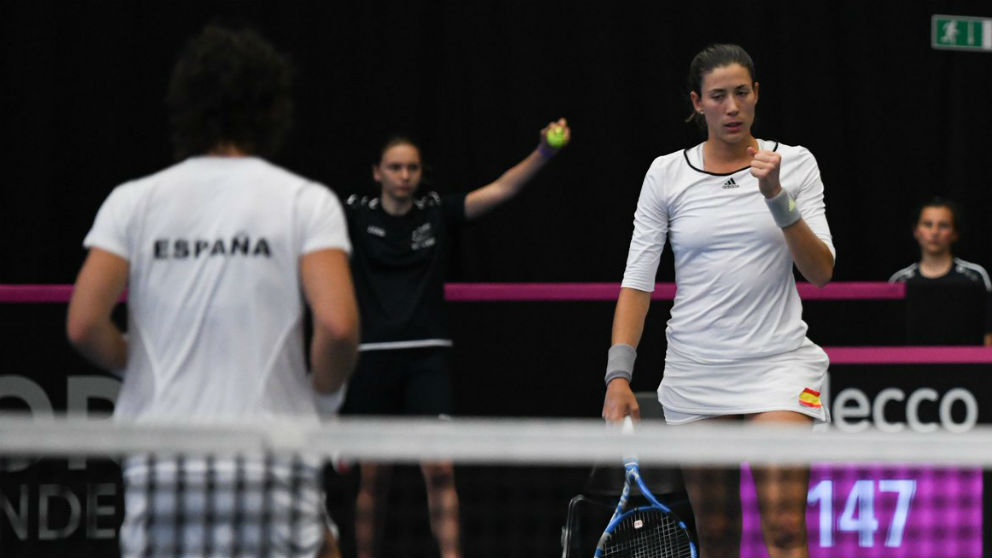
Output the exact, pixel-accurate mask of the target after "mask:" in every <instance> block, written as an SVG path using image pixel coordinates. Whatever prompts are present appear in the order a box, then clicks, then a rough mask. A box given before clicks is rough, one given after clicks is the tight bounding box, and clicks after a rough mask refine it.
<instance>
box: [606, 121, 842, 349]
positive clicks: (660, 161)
mask: <svg viewBox="0 0 992 558" xmlns="http://www.w3.org/2000/svg"><path fill="white" fill-rule="evenodd" d="M759 143H760V145H761V148H762V149H763V150H774V151H777V152H778V153H779V154H781V156H782V166H781V171H780V180H781V183H782V187H783V188H785V189H786V190H788V191H789V193H790V194H791V195H792V196H793V197H794V198H795V200H796V205H797V206H798V208H799V211H800V213H801V214H802V217H803V220H804V221H806V224H807V225H809V227H810V229H812V231H813V233H814V234H816V236H817V237H818V238H820V239H821V240H822V241H823V242H824V243H825V244H826V245H827V247H828V248H829V249H830V252H831V253H832V254H833V253H835V252H834V248H833V243H832V241H831V236H830V228H829V227H828V226H827V219H826V214H825V211H824V204H823V183H822V182H821V181H820V171H819V168H818V167H817V164H816V159H814V158H813V155H812V154H811V153H810V152H809V151H808V150H807V149H805V148H803V147H798V146H797V147H792V146H788V145H783V144H778V143H775V142H768V141H761V140H759ZM702 169H703V164H702V145H701V144H700V145H698V146H696V147H694V148H690V149H687V150H684V151H677V152H675V153H670V154H668V155H664V156H662V157H658V158H657V159H655V160H654V162H653V163H652V164H651V167H650V168H649V169H648V172H647V176H645V178H644V184H643V186H642V188H641V194H640V198H639V199H638V202H637V210H636V212H635V213H634V233H633V237H632V238H631V242H630V252H629V254H628V256H627V268H626V271H625V273H624V278H623V286H624V287H630V288H633V289H637V290H640V291H647V292H651V291H653V290H654V284H655V274H656V273H657V270H658V261H659V259H660V257H661V251H662V248H663V247H664V245H665V242H666V240H667V241H668V242H670V243H671V245H672V250H673V252H674V255H675V283H676V286H677V291H676V295H675V303H674V306H673V307H672V315H671V319H670V320H669V321H668V327H667V330H666V334H667V338H668V352H669V358H672V357H677V358H678V359H679V360H683V361H686V360H688V361H692V362H696V363H699V364H727V363H733V362H737V361H740V360H741V359H751V358H756V357H762V356H768V355H775V354H781V353H785V352H788V351H792V350H795V349H797V348H799V347H800V346H801V345H802V344H803V342H804V341H805V337H806V324H805V323H804V322H803V321H802V305H801V303H800V300H799V294H798V293H797V292H796V286H795V279H794V277H793V271H792V267H793V260H792V254H791V253H790V252H789V247H788V246H787V245H786V242H785V237H784V235H783V234H782V231H781V229H780V228H779V227H778V226H776V224H775V221H774V219H773V218H772V215H771V213H770V212H769V210H768V207H767V205H766V204H765V200H764V196H762V194H761V192H760V191H759V190H758V179H757V178H755V177H754V176H752V175H751V172H750V169H749V168H743V169H741V170H738V171H736V172H733V173H729V174H714V173H708V172H705V171H703V170H702Z"/></svg>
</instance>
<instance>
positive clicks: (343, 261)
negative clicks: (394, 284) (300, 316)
mask: <svg viewBox="0 0 992 558" xmlns="http://www.w3.org/2000/svg"><path fill="white" fill-rule="evenodd" d="M300 275H301V277H302V282H303V292H304V294H305V295H306V300H307V303H308V304H309V305H310V309H311V310H312V312H313V339H312V340H311V343H310V366H311V368H312V371H313V386H314V389H315V390H316V391H317V392H318V393H324V394H327V393H333V392H336V391H337V390H339V389H340V388H341V385H342V384H344V382H345V381H347V380H348V378H349V377H350V376H351V373H352V371H353V370H354V368H355V363H356V361H357V360H358V331H359V330H358V304H357V303H356V302H355V289H354V286H353V285H352V282H351V270H350V268H349V266H348V255H347V254H346V253H345V252H344V251H342V250H337V249H327V250H317V251H315V252H310V253H308V254H304V255H303V257H302V258H301V259H300Z"/></svg>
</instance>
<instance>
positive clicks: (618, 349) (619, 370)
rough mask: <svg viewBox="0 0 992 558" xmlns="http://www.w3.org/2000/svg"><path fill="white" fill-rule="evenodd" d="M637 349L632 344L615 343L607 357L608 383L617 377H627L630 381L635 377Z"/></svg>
mask: <svg viewBox="0 0 992 558" xmlns="http://www.w3.org/2000/svg"><path fill="white" fill-rule="evenodd" d="M636 358H637V349H635V348H634V347H631V346H630V345H613V346H612V347H610V352H609V353H608V356H607V358H606V384H607V385H609V384H610V381H612V380H614V379H616V378H625V379H626V380H627V381H628V382H629V381H630V379H631V378H633V377H634V359H636Z"/></svg>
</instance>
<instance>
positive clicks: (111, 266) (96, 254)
mask: <svg viewBox="0 0 992 558" xmlns="http://www.w3.org/2000/svg"><path fill="white" fill-rule="evenodd" d="M128 270H129V264H128V262H127V260H125V259H124V258H122V257H120V256H118V255H116V254H113V253H111V252H108V251H106V250H101V249H99V248H92V249H90V252H89V254H88V255H87V256H86V261H85V262H83V267H82V269H80V271H79V276H78V277H76V284H75V286H74V288H73V291H72V298H71V299H70V300H69V311H68V314H67V316H66V335H67V336H68V337H69V342H70V343H72V346H73V347H75V348H76V350H77V351H79V352H80V354H82V355H83V356H84V357H86V359H87V360H89V361H90V362H92V363H93V364H95V365H97V366H99V367H100V368H103V369H104V370H110V371H121V370H123V369H124V367H125V366H126V365H127V341H126V340H125V338H124V334H123V333H121V330H120V329H118V328H117V326H116V325H115V324H114V322H113V321H112V320H111V319H110V314H111V312H113V310H114V306H116V305H117V301H118V300H120V297H121V294H122V293H123V292H124V288H125V287H126V286H127V278H128Z"/></svg>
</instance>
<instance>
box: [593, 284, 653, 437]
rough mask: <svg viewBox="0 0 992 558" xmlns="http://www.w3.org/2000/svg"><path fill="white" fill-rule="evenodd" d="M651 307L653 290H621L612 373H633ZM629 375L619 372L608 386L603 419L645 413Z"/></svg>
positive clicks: (616, 319) (616, 418)
mask: <svg viewBox="0 0 992 558" xmlns="http://www.w3.org/2000/svg"><path fill="white" fill-rule="evenodd" d="M650 306H651V293H649V292H645V291H639V290H637V289H631V288H626V287H625V288H622V289H620V296H619V297H618V298H617V307H616V311H615V312H614V314H613V335H612V343H611V347H610V355H609V361H608V363H607V369H606V373H607V375H608V376H611V375H615V374H617V372H624V371H625V372H628V373H631V372H633V364H634V358H633V357H634V350H635V349H637V345H638V344H639V343H640V342H641V334H642V333H643V332H644V320H645V318H647V315H648V309H649V308H650ZM628 378H629V377H623V375H617V377H614V378H613V379H611V380H610V381H609V383H608V384H607V385H606V397H605V399H604V400H603V418H604V419H606V420H608V421H610V422H616V421H621V420H623V417H625V416H627V415H631V416H632V417H634V418H640V416H641V411H640V408H639V406H638V405H637V398H636V397H634V392H633V391H632V390H631V389H630V380H629V379H628Z"/></svg>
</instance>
